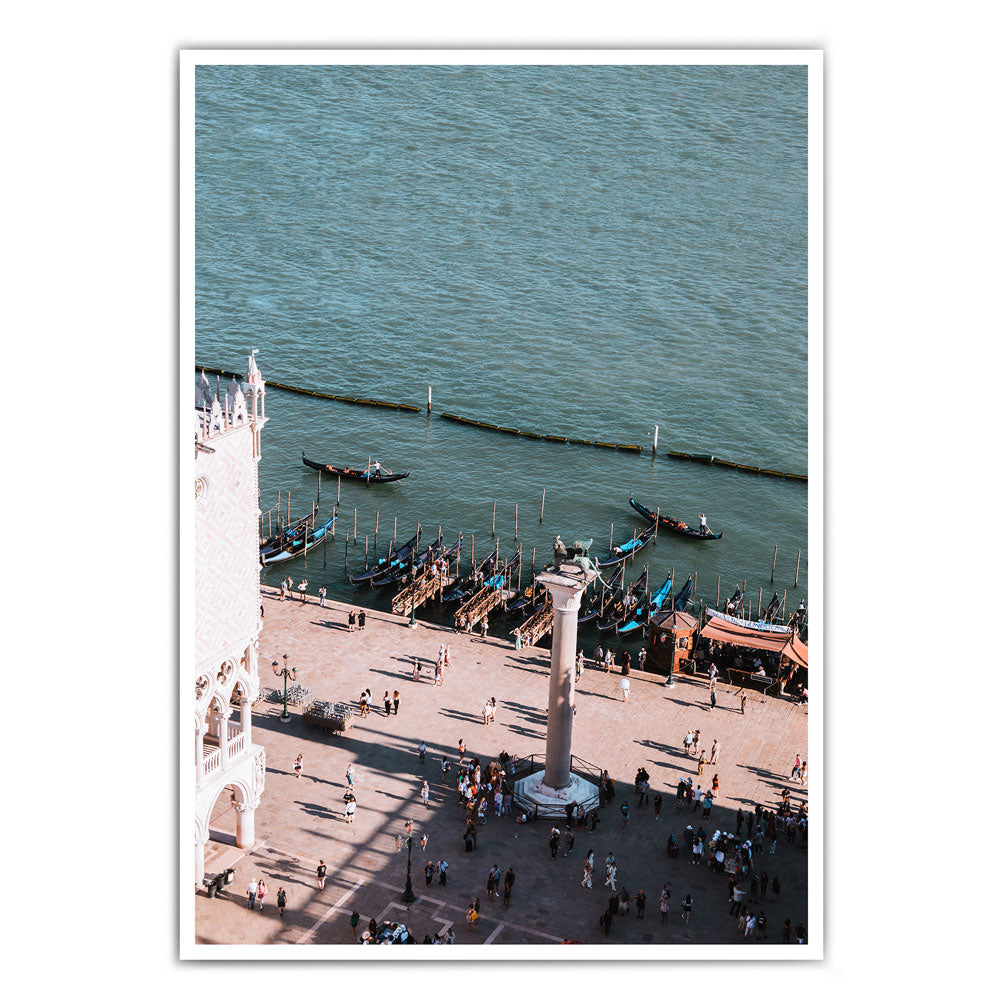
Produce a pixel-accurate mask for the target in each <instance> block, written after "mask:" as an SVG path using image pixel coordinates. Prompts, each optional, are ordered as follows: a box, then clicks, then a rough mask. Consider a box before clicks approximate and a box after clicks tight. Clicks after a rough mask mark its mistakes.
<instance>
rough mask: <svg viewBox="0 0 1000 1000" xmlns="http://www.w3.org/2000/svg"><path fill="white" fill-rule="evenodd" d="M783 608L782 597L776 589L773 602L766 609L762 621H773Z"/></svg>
mask: <svg viewBox="0 0 1000 1000" xmlns="http://www.w3.org/2000/svg"><path fill="white" fill-rule="evenodd" d="M780 610H781V598H780V597H778V593H777V591H775V594H774V597H772V598H771V603H770V604H768V606H767V607H766V608H765V609H764V614H763V617H762V618H761V620H762V621H765V622H773V621H774V619H775V617H776V616H777V614H778V612H779V611H780Z"/></svg>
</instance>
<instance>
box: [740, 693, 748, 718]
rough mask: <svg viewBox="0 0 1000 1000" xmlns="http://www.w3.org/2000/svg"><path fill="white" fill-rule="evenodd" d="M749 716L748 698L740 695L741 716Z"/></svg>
mask: <svg viewBox="0 0 1000 1000" xmlns="http://www.w3.org/2000/svg"><path fill="white" fill-rule="evenodd" d="M746 714H747V696H746V695H745V694H741V695H740V715H746Z"/></svg>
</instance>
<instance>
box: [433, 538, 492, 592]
mask: <svg viewBox="0 0 1000 1000" xmlns="http://www.w3.org/2000/svg"><path fill="white" fill-rule="evenodd" d="M499 558H500V553H499V552H497V550H496V549H494V550H493V551H492V552H491V553H490V554H489V555H488V556H487V557H486V558H485V559H484V560H483V561H482V562H481V563H480V564H479V565H478V566H477V567H475V568H474V569H473V570H472V571H471V572H469V573H467V574H466V575H465V576H463V577H462V579H461V580H459V581H458V583H456V584H455V585H454V586H453V587H452V588H451V590H449V591H448V592H447V593H446V594H445V595H444V597H443V598H442V600H445V601H464V600H465V599H466V598H467V597H471V596H472V595H473V593H474V592H475V591H476V590H477V589H478V588H479V587H481V586H482V585H483V580H485V579H486V578H487V577H488V576H492V575H493V567H494V565H495V564H496V562H497V560H498V559H499Z"/></svg>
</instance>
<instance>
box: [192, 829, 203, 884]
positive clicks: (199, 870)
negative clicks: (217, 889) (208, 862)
mask: <svg viewBox="0 0 1000 1000" xmlns="http://www.w3.org/2000/svg"><path fill="white" fill-rule="evenodd" d="M204 880H205V838H204V837H203V836H202V834H201V833H200V832H199V831H196V832H195V835H194V885H195V888H196V889H200V888H201V883H202V882H204Z"/></svg>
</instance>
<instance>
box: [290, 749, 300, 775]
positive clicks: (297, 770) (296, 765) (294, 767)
mask: <svg viewBox="0 0 1000 1000" xmlns="http://www.w3.org/2000/svg"><path fill="white" fill-rule="evenodd" d="M292 770H293V771H294V772H295V777H296V778H301V777H302V754H299V755H298V756H297V757H296V758H295V763H294V764H293V765H292Z"/></svg>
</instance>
